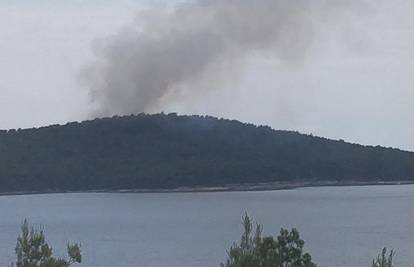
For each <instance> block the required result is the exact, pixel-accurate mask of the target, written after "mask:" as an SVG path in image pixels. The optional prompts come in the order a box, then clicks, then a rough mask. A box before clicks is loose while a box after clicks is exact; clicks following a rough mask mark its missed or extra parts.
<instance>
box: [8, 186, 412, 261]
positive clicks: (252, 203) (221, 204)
mask: <svg viewBox="0 0 414 267" xmlns="http://www.w3.org/2000/svg"><path fill="white" fill-rule="evenodd" d="M413 203H414V186H413V185H401V186H365V187H322V188H306V189H297V190H287V191H273V192H225V193H182V194H181V193H180V194H94V193H84V194H51V195H31V196H27V195H26V196H2V197H0V214H1V217H0V240H1V242H0V265H1V266H5V265H6V264H7V263H9V262H10V261H11V260H14V249H13V248H14V245H15V242H16V237H17V235H18V234H19V225H20V222H21V220H22V219H23V218H24V217H27V218H28V219H29V220H30V222H32V223H35V224H42V225H43V227H44V229H45V231H46V236H47V238H48V239H49V241H50V243H51V244H52V246H53V247H54V248H55V253H58V255H62V254H61V253H63V252H64V250H65V246H66V241H73V242H75V241H80V242H81V243H82V247H83V255H84V265H85V266H91V267H98V266H99V267H111V266H148V267H186V266H188V267H190V266H197V267H210V266H219V263H220V261H223V260H224V259H225V256H226V250H227V249H228V248H229V246H230V245H231V244H232V242H233V241H236V240H238V239H239V237H240V234H241V216H242V215H243V213H244V211H248V213H249V214H250V215H251V216H253V217H254V219H256V220H257V221H259V222H260V223H262V224H264V231H265V233H266V234H270V233H271V234H276V233H278V231H279V229H280V227H289V228H290V227H297V228H298V229H299V230H300V233H301V235H302V238H303V239H304V240H305V242H306V243H305V248H306V250H307V251H309V252H310V253H311V254H312V256H313V257H314V260H315V262H316V263H317V264H318V266H320V267H331V266H337V267H345V266H354V267H358V266H370V260H371V258H373V257H374V256H375V254H376V253H378V252H379V251H380V249H381V247H382V246H387V247H389V248H395V249H396V250H397V256H396V265H397V266H402V267H404V266H409V263H410V262H413V261H414V255H413V253H412V251H413V248H414V245H413V244H414V228H413V227H412V226H413V223H414V206H413V205H412V204H413ZM62 256H63V255H62Z"/></svg>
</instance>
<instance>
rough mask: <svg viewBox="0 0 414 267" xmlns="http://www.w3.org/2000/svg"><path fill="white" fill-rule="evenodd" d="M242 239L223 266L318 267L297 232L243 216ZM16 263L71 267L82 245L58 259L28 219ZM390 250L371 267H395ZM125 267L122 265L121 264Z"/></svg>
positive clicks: (22, 266) (29, 266) (27, 266)
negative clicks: (266, 231)
mask: <svg viewBox="0 0 414 267" xmlns="http://www.w3.org/2000/svg"><path fill="white" fill-rule="evenodd" d="M243 228H244V232H243V234H242V237H241V240H240V241H239V242H238V243H234V244H233V246H232V247H231V248H230V250H229V251H228V259H227V261H226V262H225V263H222V264H221V267H316V264H315V263H314V262H313V261H312V257H311V255H310V254H308V253H306V252H304V244H305V242H304V241H303V240H302V239H301V238H300V235H299V232H298V231H297V230H296V229H292V230H290V231H289V230H287V229H281V230H280V234H279V236H277V237H276V238H274V237H272V236H267V237H263V236H262V230H263V227H262V226H261V225H259V224H257V225H255V226H254V225H253V222H252V220H251V219H250V217H249V216H247V214H246V215H245V216H244V217H243ZM15 252H16V258H17V259H16V262H15V263H12V264H10V265H9V267H69V266H71V265H72V264H75V263H81V262H82V255H81V247H80V244H73V245H69V244H68V245H67V253H68V259H61V258H55V257H54V256H53V251H52V247H51V246H50V245H49V244H48V243H47V241H46V238H45V235H44V233H43V231H42V230H36V229H35V228H33V227H29V224H28V222H27V221H26V220H25V221H24V222H23V224H22V227H21V235H20V236H19V237H18V238H17V245H16V249H15ZM394 255H395V253H394V251H392V250H391V252H390V253H387V249H386V248H384V249H383V250H382V253H381V254H380V255H378V256H377V258H375V259H373V261H372V265H371V267H395V266H394V265H393V257H394ZM120 266H122V263H121V264H120Z"/></svg>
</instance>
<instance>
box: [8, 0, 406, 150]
mask: <svg viewBox="0 0 414 267" xmlns="http://www.w3.org/2000/svg"><path fill="white" fill-rule="evenodd" d="M269 1H270V0H269ZM304 1H305V0H304ZM324 1H326V0H316V1H314V2H315V3H316V2H318V3H319V2H321V3H322V2H324ZM233 2H237V1H233ZM331 2H332V1H331ZM333 2H334V3H337V4H336V5H335V7H334V8H335V9H336V10H334V11H332V12H319V11H318V12H315V13H312V27H311V29H310V31H311V33H312V38H311V39H306V40H307V42H308V44H307V45H306V47H305V48H304V50H306V51H304V53H303V55H302V54H301V56H300V59H299V60H297V59H294V60H291V59H289V60H281V58H280V57H278V56H275V55H274V54H272V51H271V50H270V52H269V51H261V50H260V51H259V52H257V51H256V50H255V51H253V50H252V51H251V52H250V53H244V54H243V59H242V60H241V61H240V62H238V61H235V60H230V61H226V62H225V64H222V65H220V68H222V69H220V71H215V73H214V75H213V76H207V75H204V76H203V78H202V79H199V80H198V81H197V82H192V83H191V86H199V87H200V88H206V87H213V89H211V88H209V89H208V90H198V91H197V92H196V93H195V92H194V91H189V90H181V91H180V93H179V94H175V95H173V96H169V95H166V96H163V98H162V99H161V100H160V101H158V102H157V105H154V106H151V107H149V108H148V109H147V110H145V111H146V112H160V111H165V112H178V113H179V114H209V115H213V116H218V117H225V118H231V119H238V120H241V121H244V122H252V123H255V124H266V125H270V126H271V127H273V128H275V129H289V130H297V131H300V132H303V133H307V134H313V135H318V136H324V137H329V138H333V139H344V140H346V141H349V142H355V143H361V144H369V145H383V146H387V147H397V148H401V149H404V150H411V151H414V105H413V103H414V51H413V47H414V16H413V15H412V14H414V2H413V1H412V0H394V1H389V0H351V1H341V0H337V1H333ZM177 3H178V2H174V1H162V0H160V1H150V0H147V1H143V0H141V1H127V0H119V1H109V0H101V1H99V0H90V1H81V0H73V1H64V0H36V1H34V0H33V1H28V0H26V1H23V0H13V1H11V0H10V1H6V0H0V33H1V35H0V73H1V76H0V129H10V128H28V127H37V126H44V125H49V124H56V123H60V124H62V123H66V122H69V121H82V120H85V119H90V118H92V117H93V116H95V115H96V114H97V113H96V112H94V111H95V109H96V103H95V102H94V98H93V97H92V96H91V89H90V88H89V87H90V86H91V85H90V83H85V82H84V80H83V75H84V73H85V71H84V70H85V68H87V67H88V66H90V65H91V64H93V62H95V61H96V58H97V57H99V53H97V50H98V49H97V47H101V46H105V44H107V43H111V42H112V43H113V42H114V40H115V41H116V40H118V39H116V38H119V36H120V35H121V36H125V34H128V31H125V29H126V28H128V27H129V26H130V25H134V26H137V25H138V26H140V25H141V24H140V23H143V22H142V20H140V19H138V18H141V17H140V16H139V15H140V14H142V12H145V10H148V8H150V9H151V10H164V9H165V8H170V9H174V7H175V5H176V4H177ZM342 3H348V4H347V5H342ZM349 3H351V5H349ZM314 8H315V9H318V8H319V9H321V11H322V9H323V6H319V7H318V5H315V7H314ZM152 29H155V28H154V27H153V26H148V28H147V30H152ZM125 32H126V33H125ZM114 36H115V37H114ZM123 38H124V37H123ZM278 40H279V39H278ZM280 41H282V42H283V41H284V40H283V38H282V39H281V40H280ZM302 41H303V40H302ZM293 42H295V40H294V39H291V38H290V39H289V42H287V44H285V45H287V46H288V47H289V46H294V45H295V44H294V43H293ZM240 66H242V67H240ZM216 67H217V66H216ZM235 68H237V69H238V71H237V73H236V72H234V71H230V70H232V69H235ZM208 73H210V72H208ZM220 73H224V74H226V75H222V76H220V75H219V74H220ZM218 81H219V82H218ZM183 86H184V85H183ZM186 86H188V84H187V85H186ZM200 92H201V93H200ZM121 113H122V112H121Z"/></svg>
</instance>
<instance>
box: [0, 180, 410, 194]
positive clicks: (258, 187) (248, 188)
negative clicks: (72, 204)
mask: <svg viewBox="0 0 414 267" xmlns="http://www.w3.org/2000/svg"><path fill="white" fill-rule="evenodd" d="M412 184H414V181H367V182H361V181H345V182H343V181H313V182H272V183H258V184H229V185H223V186H212V187H178V188H169V189H165V188H164V189H163V188H158V189H115V190H114V189H99V190H79V191H70V190H68V191H64V190H62V191H53V190H45V191H16V192H3V193H0V196H19V195H47V194H75V193H114V194H127V193H130V194H131V193H135V194H151V193H210V192H211V193H213V192H258V191H279V190H293V189H300V188H309V187H344V186H378V185H384V186H385V185H412Z"/></svg>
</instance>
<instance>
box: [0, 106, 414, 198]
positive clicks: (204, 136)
mask: <svg viewBox="0 0 414 267" xmlns="http://www.w3.org/2000/svg"><path fill="white" fill-rule="evenodd" d="M0 162H1V164H0V192H16V191H43V192H45V191H67V190H90V189H94V190H99V189H112V190H116V189H139V188H141V189H143V188H145V189H151V188H152V189H154V188H156V189H160V188H177V187H182V186H187V187H195V186H220V185H226V184H243V183H253V184H256V183H260V182H275V181H285V182H297V181H309V182H314V181H324V180H329V181H332V180H336V181H344V182H346V181H362V182H367V181H378V180H384V181H400V180H413V181H414V153H409V152H404V151H400V150H396V149H387V148H383V147H369V146H361V145H355V144H349V143H346V142H343V141H333V140H328V139H324V138H318V137H313V136H310V135H303V134H299V133H297V132H289V131H276V130H273V129H271V128H269V127H266V126H255V125H251V124H244V123H241V122H238V121H231V120H224V119H216V118H213V117H202V116H177V115H175V114H169V115H164V114H157V115H145V114H140V115H137V116H126V117H113V118H106V119H96V120H93V121H87V122H83V123H69V124H67V125H64V126H57V125H55V126H49V127H43V128H39V129H25V130H10V131H0Z"/></svg>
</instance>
